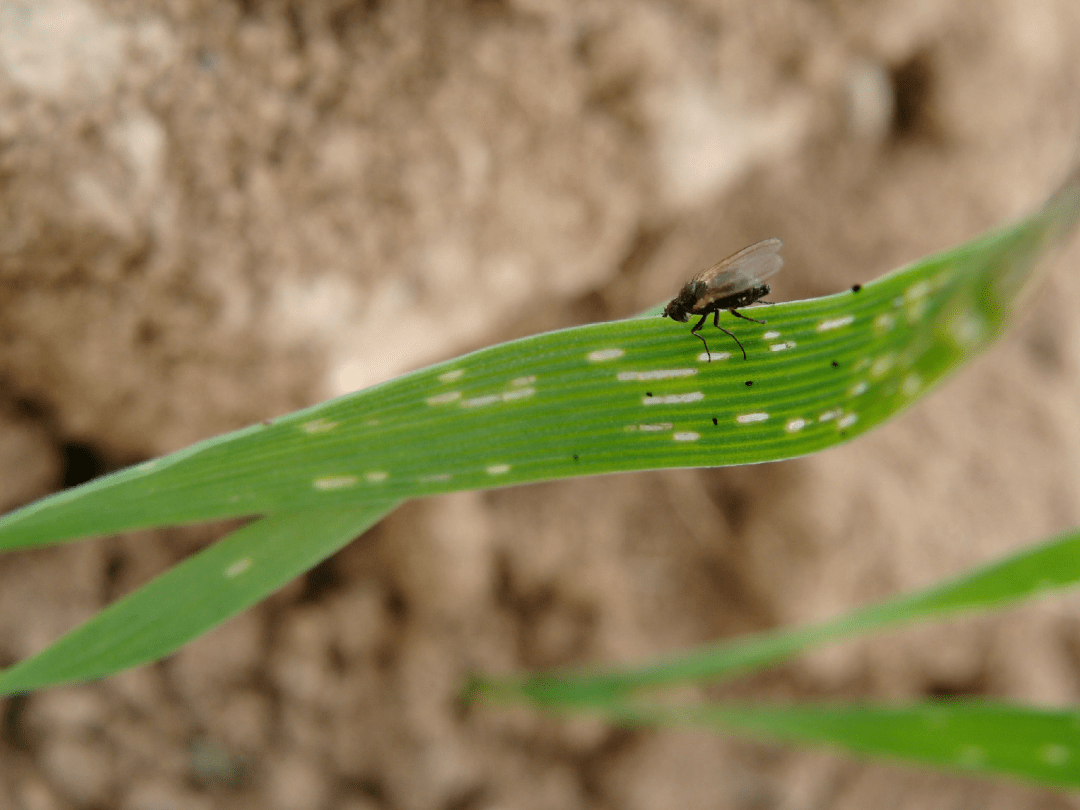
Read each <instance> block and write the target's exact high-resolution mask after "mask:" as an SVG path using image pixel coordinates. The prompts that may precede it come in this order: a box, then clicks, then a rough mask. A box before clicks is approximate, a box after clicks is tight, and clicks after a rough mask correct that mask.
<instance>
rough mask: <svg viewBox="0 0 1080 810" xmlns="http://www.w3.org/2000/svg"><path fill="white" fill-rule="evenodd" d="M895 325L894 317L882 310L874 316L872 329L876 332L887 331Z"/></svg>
mask: <svg viewBox="0 0 1080 810" xmlns="http://www.w3.org/2000/svg"><path fill="white" fill-rule="evenodd" d="M894 326H896V318H894V317H893V316H892V315H890V314H889V313H888V312H883V313H881V314H880V315H878V316H877V317H876V318H874V331H875V332H877V333H878V334H881V333H882V332H888V331H889V330H890V329H892V328H893V327H894Z"/></svg>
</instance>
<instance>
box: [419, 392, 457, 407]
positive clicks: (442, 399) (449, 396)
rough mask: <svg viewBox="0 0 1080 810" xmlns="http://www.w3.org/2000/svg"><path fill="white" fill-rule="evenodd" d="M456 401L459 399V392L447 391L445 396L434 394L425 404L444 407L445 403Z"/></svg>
mask: <svg viewBox="0 0 1080 810" xmlns="http://www.w3.org/2000/svg"><path fill="white" fill-rule="evenodd" d="M456 399H461V392H460V391H447V392H446V393H445V394H436V395H435V396H433V397H428V398H427V404H428V405H445V404H446V403H447V402H453V401H454V400H456Z"/></svg>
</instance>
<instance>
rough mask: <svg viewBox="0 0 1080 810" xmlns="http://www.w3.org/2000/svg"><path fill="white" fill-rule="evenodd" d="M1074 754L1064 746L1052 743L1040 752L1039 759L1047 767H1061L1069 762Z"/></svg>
mask: <svg viewBox="0 0 1080 810" xmlns="http://www.w3.org/2000/svg"><path fill="white" fill-rule="evenodd" d="M1070 756H1072V752H1071V751H1070V750H1069V749H1068V748H1066V747H1065V746H1064V745H1058V744H1056V743H1050V744H1048V745H1044V746H1043V747H1042V748H1041V749H1040V750H1039V759H1041V760H1042V761H1043V762H1045V763H1046V764H1047V765H1056V766H1061V765H1064V764H1065V763H1066V762H1068V761H1069V757H1070Z"/></svg>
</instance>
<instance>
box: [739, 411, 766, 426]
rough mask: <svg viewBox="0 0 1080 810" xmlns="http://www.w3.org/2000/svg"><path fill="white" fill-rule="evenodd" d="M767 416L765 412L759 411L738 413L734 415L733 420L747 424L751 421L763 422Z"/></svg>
mask: <svg viewBox="0 0 1080 810" xmlns="http://www.w3.org/2000/svg"><path fill="white" fill-rule="evenodd" d="M768 418H769V415H768V414H767V413H763V412H761V411H759V412H758V413H740V414H739V415H738V416H736V417H735V421H736V422H738V423H739V424H740V425H748V424H750V423H752V422H764V421H765V420H766V419H768Z"/></svg>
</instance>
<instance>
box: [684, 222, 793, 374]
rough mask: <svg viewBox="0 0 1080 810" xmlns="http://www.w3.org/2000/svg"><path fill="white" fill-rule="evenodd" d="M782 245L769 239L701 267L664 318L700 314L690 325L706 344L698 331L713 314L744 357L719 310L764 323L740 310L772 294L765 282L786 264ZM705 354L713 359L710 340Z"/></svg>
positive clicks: (721, 328) (686, 318) (706, 345)
mask: <svg viewBox="0 0 1080 810" xmlns="http://www.w3.org/2000/svg"><path fill="white" fill-rule="evenodd" d="M782 245H783V242H781V241H780V240H779V239H766V240H765V241H763V242H758V243H757V244H755V245H750V247H747V248H743V249H742V250H740V251H739V252H738V253H736V254H735V255H734V256H728V257H727V258H726V259H724V260H723V261H720V262H717V263H716V264H714V265H713V266H712V267H710V268H709V269H708V270H702V271H701V272H700V273H698V274H697V275H696V276H694V277H693V278H692V279H690V280H689V281H688V282H686V286H684V287H683V288H682V290H680V291H679V294H678V295H677V296H675V297H674V298H672V299H671V301H670V302H668V305H667V306H666V307H665V308H664V317H665V318H671V319H672V320H673V321H678V322H679V323H686V322H687V320H689V318H690V316H691V315H700V316H701V320H700V321H698V322H697V323H696V324H695V325H694V326H693V327H691V329H690V334H692V335H694V336H695V337H697V338H698V339H699V340H701V342H702V343H705V338H703V337H702V336H701V334H700V333H699V331H698V330H700V329H701V327H702V326H704V325H705V319H706V318H708V317H709V315H710V314H711V315H712V316H713V326H715V327H716V328H717V329H719V330H720V331H721V332H723V333H725V334H726V335H728V336H729V337H730V338H731V339H732V340H734V341H735V343H737V344H738V346H739V348H740V349H742V356H743V360H745V359H746V349H744V348H743V345H742V342H741V341H740V340H739V339H738V338H737V337H735V334H734V333H733V332H729V331H728V330H727V329H725V328H724V327H722V326H721V325H720V310H722V309H726V310H727V311H728V312H730V313H731V314H732V315H734V316H736V317H737V318H742V319H744V320H747V321H753V322H754V323H762V324H763V323H765V321H759V320H757V319H756V318H748V317H747V316H746V315H743V314H742V313H741V312H739V307H748V306H750V305H751V304H753V303H755V302H756V301H760V300H761V299H762V298H764V297H765V296H766V295H768V294H769V285H768V284H765V283H764V282H765V279H767V278H770V277H771V276H773V275H775V274H776V273H777V272H778V271H779V270H780V268H781V267H782V266H783V264H784V260H783V259H781V258H780V252H779V251H780V247H781V246H782ZM763 303H768V302H763ZM705 354H706V355H707V356H708V358H709V362H712V352H710V351H709V344H708V343H705Z"/></svg>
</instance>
